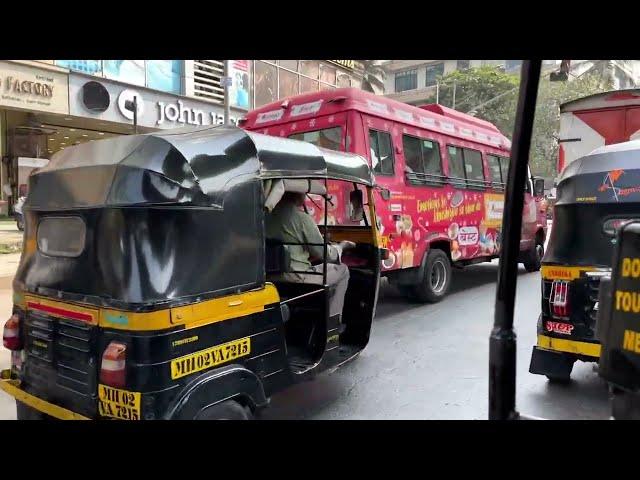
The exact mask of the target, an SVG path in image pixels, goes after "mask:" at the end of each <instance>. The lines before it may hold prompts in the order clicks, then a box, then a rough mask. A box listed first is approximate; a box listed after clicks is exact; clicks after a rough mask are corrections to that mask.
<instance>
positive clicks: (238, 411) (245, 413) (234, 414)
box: [195, 400, 253, 420]
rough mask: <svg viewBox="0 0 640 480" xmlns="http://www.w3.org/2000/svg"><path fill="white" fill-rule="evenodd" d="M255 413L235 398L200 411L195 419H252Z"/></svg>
mask: <svg viewBox="0 0 640 480" xmlns="http://www.w3.org/2000/svg"><path fill="white" fill-rule="evenodd" d="M252 419H253V413H252V412H251V409H250V408H249V407H247V406H243V405H240V403H238V402H236V401H235V400H225V401H224V402H220V403H216V404H215V405H211V406H210V407H207V408H205V409H203V410H202V411H200V412H199V413H198V414H197V415H196V418H195V420H252Z"/></svg>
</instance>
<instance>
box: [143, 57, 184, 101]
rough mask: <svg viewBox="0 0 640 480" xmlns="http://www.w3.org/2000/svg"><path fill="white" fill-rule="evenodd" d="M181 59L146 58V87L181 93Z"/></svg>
mask: <svg viewBox="0 0 640 480" xmlns="http://www.w3.org/2000/svg"><path fill="white" fill-rule="evenodd" d="M182 63H183V60H147V87H149V88H155V89H156V90H162V91H163V92H169V93H177V94H180V93H182Z"/></svg>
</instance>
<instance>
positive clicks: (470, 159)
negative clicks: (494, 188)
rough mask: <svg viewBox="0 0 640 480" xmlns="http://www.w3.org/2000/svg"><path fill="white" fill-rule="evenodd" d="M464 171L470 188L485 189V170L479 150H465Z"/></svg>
mask: <svg viewBox="0 0 640 480" xmlns="http://www.w3.org/2000/svg"><path fill="white" fill-rule="evenodd" d="M462 150H463V155H464V170H465V174H466V177H467V181H468V182H467V184H468V186H469V187H474V188H484V169H483V167H482V154H481V153H480V152H479V151H478V150H470V149H468V148H463V149H462Z"/></svg>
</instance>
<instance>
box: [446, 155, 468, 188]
mask: <svg viewBox="0 0 640 480" xmlns="http://www.w3.org/2000/svg"><path fill="white" fill-rule="evenodd" d="M447 151H448V153H449V178H450V183H451V184H452V185H453V186H455V187H458V188H464V187H465V186H466V184H467V182H466V177H465V174H464V158H463V156H462V149H461V148H459V147H454V146H452V145H449V146H448V147H447Z"/></svg>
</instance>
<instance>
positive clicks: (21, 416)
mask: <svg viewBox="0 0 640 480" xmlns="http://www.w3.org/2000/svg"><path fill="white" fill-rule="evenodd" d="M16 418H17V419H18V420H48V419H50V417H49V416H48V415H45V414H44V413H42V412H39V411H38V410H36V409H35V408H31V407H30V406H28V405H25V404H24V403H22V402H18V401H17V400H16Z"/></svg>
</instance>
